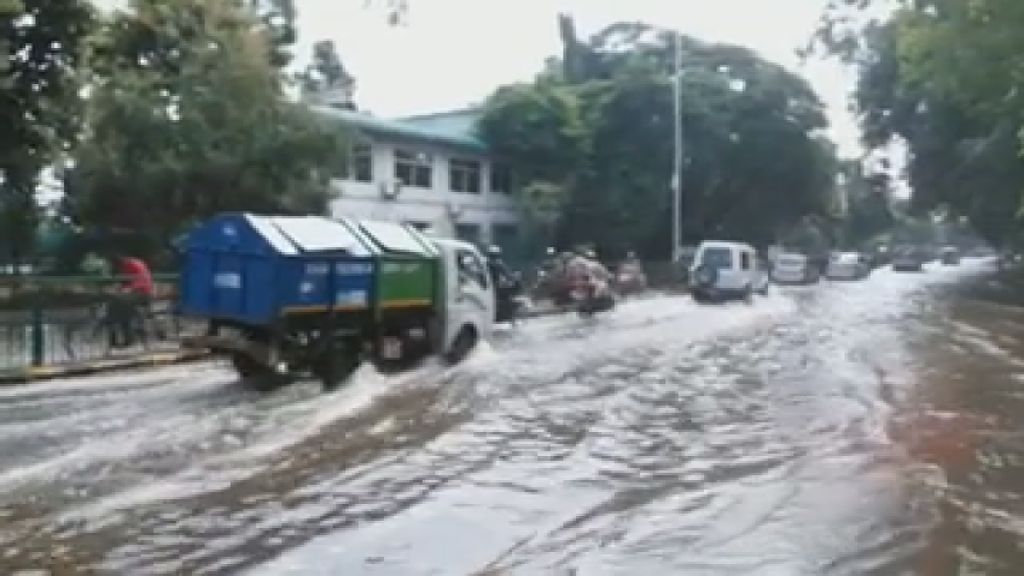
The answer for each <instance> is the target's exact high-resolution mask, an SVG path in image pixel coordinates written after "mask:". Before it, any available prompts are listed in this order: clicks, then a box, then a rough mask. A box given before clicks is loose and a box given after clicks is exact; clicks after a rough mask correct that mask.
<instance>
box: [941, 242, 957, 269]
mask: <svg viewBox="0 0 1024 576" xmlns="http://www.w3.org/2000/svg"><path fill="white" fill-rule="evenodd" d="M959 264H960V251H959V250H957V249H956V248H954V247H953V246H946V247H945V248H943V249H942V265H943V266H958V265H959Z"/></svg>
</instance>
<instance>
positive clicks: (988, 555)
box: [898, 276, 1024, 575]
mask: <svg viewBox="0 0 1024 576" xmlns="http://www.w3.org/2000/svg"><path fill="white" fill-rule="evenodd" d="M1019 283H1020V279H1019V277H1017V276H1009V277H1007V278H984V279H979V280H976V281H974V282H970V283H967V284H965V285H963V286H960V287H957V289H955V290H954V289H949V290H945V291H943V293H941V294H940V295H938V297H937V298H936V302H937V304H938V306H936V308H935V309H934V310H932V311H931V312H930V313H929V314H928V316H927V318H926V320H927V323H928V325H929V326H930V328H931V330H928V331H920V330H919V331H916V332H915V331H913V330H907V334H908V340H909V341H911V342H912V347H913V350H914V358H915V364H914V369H913V373H914V378H915V385H914V386H913V394H912V396H911V397H910V398H908V400H907V403H906V405H905V406H904V407H902V409H901V411H902V412H904V413H903V415H902V416H903V418H904V420H903V422H901V424H902V426H901V427H902V430H901V431H900V433H899V434H898V438H899V439H900V440H901V441H902V442H904V443H906V445H907V447H908V449H909V450H910V452H911V454H912V455H913V456H914V457H915V458H917V459H919V460H920V461H922V462H927V463H930V464H933V465H935V466H936V467H938V469H939V470H940V471H941V481H939V482H936V484H935V485H934V486H933V490H934V495H935V498H936V501H937V509H938V511H939V521H938V522H937V524H936V526H935V527H934V529H933V531H932V533H931V536H930V538H929V543H928V547H927V548H926V549H925V550H924V551H923V552H922V553H921V554H920V555H919V557H920V559H919V566H918V567H919V570H918V573H921V574H952V573H959V574H1007V575H1011V574H1012V575H1016V574H1020V573H1021V570H1022V569H1024V428H1022V426H1021V424H1022V422H1024V298H1021V296H1022V294H1021V293H1020V292H1017V291H1016V287H1019ZM1015 298H1016V299H1017V300H1016V301H1015Z"/></svg>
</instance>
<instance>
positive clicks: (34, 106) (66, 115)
mask: <svg viewBox="0 0 1024 576" xmlns="http://www.w3.org/2000/svg"><path fill="white" fill-rule="evenodd" d="M91 21H92V13H91V10H90V3H89V1H88V0H0V250H2V251H3V254H0V260H8V259H13V260H19V259H21V258H22V257H24V256H25V253H26V252H27V251H28V249H29V248H30V244H31V239H32V237H33V234H34V231H35V225H36V202H35V190H36V185H37V182H38V178H39V173H40V171H41V170H42V169H43V168H44V167H45V166H47V165H48V164H50V163H51V162H53V161H54V159H55V158H57V157H58V156H59V154H60V153H61V152H62V151H63V150H65V149H67V148H68V146H69V145H70V143H71V142H72V141H73V140H74V139H75V137H76V135H77V133H78V122H77V121H78V112H79V94H78V88H79V87H78V84H77V83H76V81H75V72H76V67H77V66H78V62H79V57H80V47H81V39H82V37H83V36H84V35H85V34H87V33H88V31H89V28H90V24H91Z"/></svg>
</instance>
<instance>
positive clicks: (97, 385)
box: [0, 260, 1024, 575]
mask: <svg viewBox="0 0 1024 576" xmlns="http://www.w3.org/2000/svg"><path fill="white" fill-rule="evenodd" d="M990 267H991V264H990V263H988V262H984V261H978V260H973V261H972V260H965V262H964V264H963V265H962V266H960V267H956V268H943V267H940V266H932V267H930V268H929V269H928V271H927V272H925V273H923V274H895V273H892V272H890V271H886V270H881V271H878V272H876V273H875V274H874V275H873V276H872V277H871V278H869V279H868V280H866V281H863V282H855V283H834V284H829V283H822V284H821V285H819V286H816V287H807V288H788V289H776V290H775V291H774V293H773V294H772V295H770V296H768V297H767V298H759V299H757V300H756V301H755V303H754V304H753V305H746V304H742V303H737V304H730V305H725V306H708V307H700V306H697V305H695V304H693V303H691V302H690V301H689V300H688V299H686V298H684V297H671V296H656V297H651V298H648V299H643V300H636V301H632V302H629V303H627V304H626V305H624V306H622V307H620V308H619V309H617V310H615V311H613V312H612V313H610V314H608V315H605V316H601V317H598V318H596V319H592V320H582V319H579V318H576V317H571V316H565V317H552V318H545V319H537V320H534V321H530V322H528V323H526V324H523V325H521V326H519V327H516V328H513V329H506V330H503V331H502V332H501V333H500V334H499V335H498V337H497V338H496V341H495V342H494V343H493V344H492V345H491V346H489V347H487V348H486V349H483V350H479V351H478V352H477V353H475V355H474V356H473V357H472V358H471V359H470V360H469V361H468V362H467V363H466V364H464V365H462V366H459V367H455V368H444V367H442V366H440V365H433V364H430V365H427V366H424V367H422V368H419V369H417V370H415V371H413V372H409V373H405V374H401V375H397V376H382V375H379V374H377V373H375V372H373V371H372V370H363V371H361V372H360V373H358V374H357V375H356V377H355V378H354V380H353V382H352V383H351V384H350V385H349V386H348V387H346V388H344V389H342V390H341V391H339V392H337V393H335V394H330V395H323V394H321V393H320V392H319V389H318V386H317V385H315V384H314V383H302V384H299V385H296V386H293V387H289V388H287V389H284V390H281V391H279V392H277V393H274V394H269V395H263V394H259V393H255V392H250V391H246V390H244V389H242V388H241V387H240V386H239V385H238V383H237V382H236V380H235V378H234V377H233V375H232V374H231V372H230V371H228V370H227V369H226V368H225V367H223V366H220V365H216V364H200V365H195V366H188V367H182V366H179V367H174V368H170V369H161V370H153V371H147V372H140V373H126V374H118V375H108V376H103V377H96V378H83V379H74V380H65V381H58V382H51V383H46V384H39V385H33V386H28V387H20V388H8V389H0V574H18V573H19V572H20V573H23V574H25V575H28V574H33V575H34V574H97V573H98V574H132V575H144V574H234V573H240V572H241V573H251V574H255V575H279V574H296V575H316V574H324V575H328V574H329V575H337V574H344V575H357V574H372V575H398V574H401V575H405V574H480V575H484V574H486V575H490V574H588V575H589V574H697V575H701V574H768V575H777V574H778V575H803V574H837V575H845V574H850V575H854V574H856V575H860V574H923V575H945V574H1008V575H1009V574H1020V573H1022V571H1024V547H1022V543H1024V427H1022V426H1021V422H1022V420H1024V308H1017V307H1016V306H1015V305H1014V303H1013V302H1012V301H1010V300H1012V298H1006V297H1002V298H999V297H995V296H997V295H1002V296H1005V291H1003V292H1001V291H1000V290H1001V285H1000V284H999V283H998V282H996V281H994V280H991V279H990V278H991V270H990Z"/></svg>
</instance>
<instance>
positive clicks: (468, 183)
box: [448, 158, 480, 194]
mask: <svg viewBox="0 0 1024 576" xmlns="http://www.w3.org/2000/svg"><path fill="white" fill-rule="evenodd" d="M448 178H449V185H450V186H451V189H452V192H466V193H469V194H479V193H480V163H479V162H477V161H476V160H459V159H457V158H452V159H451V160H449V161H448Z"/></svg>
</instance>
